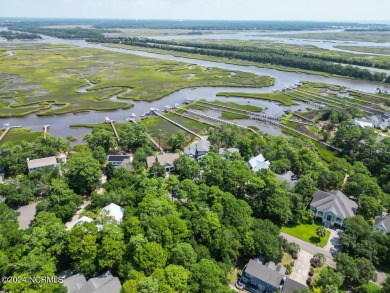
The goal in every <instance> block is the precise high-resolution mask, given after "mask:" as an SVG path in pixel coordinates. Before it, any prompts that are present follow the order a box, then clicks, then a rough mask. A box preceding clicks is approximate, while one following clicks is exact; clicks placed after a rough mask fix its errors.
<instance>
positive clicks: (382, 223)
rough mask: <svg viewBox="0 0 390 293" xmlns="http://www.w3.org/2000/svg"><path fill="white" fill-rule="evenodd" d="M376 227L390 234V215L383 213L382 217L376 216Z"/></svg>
mask: <svg viewBox="0 0 390 293" xmlns="http://www.w3.org/2000/svg"><path fill="white" fill-rule="evenodd" d="M374 229H375V230H377V231H380V232H382V233H383V234H390V217H389V216H387V214H386V213H382V215H381V216H380V217H375V222H374Z"/></svg>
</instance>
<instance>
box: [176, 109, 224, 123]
mask: <svg viewBox="0 0 390 293" xmlns="http://www.w3.org/2000/svg"><path fill="white" fill-rule="evenodd" d="M169 113H173V114H175V115H178V116H181V117H184V118H186V119H191V120H194V121H196V122H199V123H203V124H206V125H209V126H212V127H218V126H217V125H215V124H213V123H210V122H208V121H205V120H198V119H195V118H194V117H191V116H188V115H184V114H181V113H178V112H176V111H171V112H169Z"/></svg>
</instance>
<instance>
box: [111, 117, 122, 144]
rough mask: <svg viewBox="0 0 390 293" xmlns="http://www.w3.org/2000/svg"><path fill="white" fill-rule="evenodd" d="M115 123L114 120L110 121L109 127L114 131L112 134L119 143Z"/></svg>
mask: <svg viewBox="0 0 390 293" xmlns="http://www.w3.org/2000/svg"><path fill="white" fill-rule="evenodd" d="M114 122H115V121H114V120H111V121H110V124H111V127H112V129H113V130H114V134H115V136H116V140H117V141H118V142H119V141H120V138H119V134H118V130H116V127H115V123H114Z"/></svg>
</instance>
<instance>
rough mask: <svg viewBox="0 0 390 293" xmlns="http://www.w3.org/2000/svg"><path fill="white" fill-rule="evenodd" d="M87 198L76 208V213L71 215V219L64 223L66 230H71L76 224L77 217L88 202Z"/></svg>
mask: <svg viewBox="0 0 390 293" xmlns="http://www.w3.org/2000/svg"><path fill="white" fill-rule="evenodd" d="M90 203H91V202H90V201H89V200H85V201H84V203H83V204H82V205H81V206H80V207H79V208H78V210H77V212H76V214H75V215H74V216H73V217H72V219H71V220H70V221H69V222H67V223H66V224H65V226H66V229H67V230H71V229H72V228H73V226H74V225H75V224H76V222H77V221H78V219H79V218H80V214H81V212H82V211H83V210H84V209H85V208H86V207H87V206H88V205H89V204H90Z"/></svg>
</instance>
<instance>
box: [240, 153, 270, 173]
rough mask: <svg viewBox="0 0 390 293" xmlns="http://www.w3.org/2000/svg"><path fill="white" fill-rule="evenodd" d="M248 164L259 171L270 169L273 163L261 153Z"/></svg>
mask: <svg viewBox="0 0 390 293" xmlns="http://www.w3.org/2000/svg"><path fill="white" fill-rule="evenodd" d="M246 165H247V166H248V167H249V168H250V169H251V170H253V171H255V172H257V171H259V170H262V169H269V167H270V165H271V163H270V161H268V160H266V159H265V158H264V156H263V154H259V155H258V156H257V157H252V158H250V159H249V161H248V162H247V163H246Z"/></svg>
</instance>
